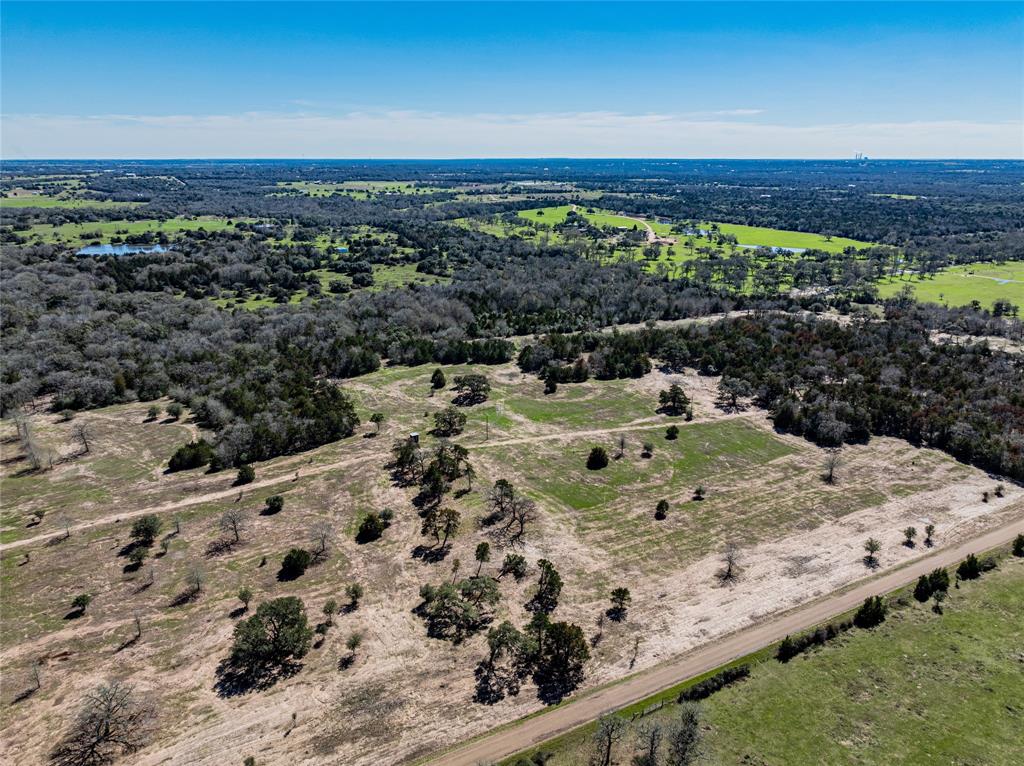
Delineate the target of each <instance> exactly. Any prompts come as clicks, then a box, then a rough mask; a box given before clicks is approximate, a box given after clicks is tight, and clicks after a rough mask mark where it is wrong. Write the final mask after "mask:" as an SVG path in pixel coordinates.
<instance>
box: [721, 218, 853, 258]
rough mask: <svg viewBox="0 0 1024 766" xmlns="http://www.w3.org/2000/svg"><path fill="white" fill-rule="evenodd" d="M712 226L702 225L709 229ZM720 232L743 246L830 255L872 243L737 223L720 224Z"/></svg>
mask: <svg viewBox="0 0 1024 766" xmlns="http://www.w3.org/2000/svg"><path fill="white" fill-rule="evenodd" d="M710 225H711V224H710V223H707V224H702V225H701V228H707V227H709V226H710ZM717 226H718V230H719V231H720V232H722V233H723V234H733V235H735V237H736V240H737V241H738V242H739V243H740V244H741V245H757V246H763V247H785V248H802V249H804V250H808V249H811V248H813V249H815V250H824V251H826V252H829V253H841V252H842V251H843V250H845V249H846V248H847V247H853V248H862V247H870V246H871V243H870V242H861V241H860V240H856V239H847V238H846V237H832V238H831V239H825V237H824V236H823V235H821V234H810V233H807V232H803V231H785V230H783V229H768V228H764V227H761V226H741V225H740V224H735V223H719V224H717Z"/></svg>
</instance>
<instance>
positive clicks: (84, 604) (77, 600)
mask: <svg viewBox="0 0 1024 766" xmlns="http://www.w3.org/2000/svg"><path fill="white" fill-rule="evenodd" d="M91 603H92V596H90V595H89V594H88V593H79V594H78V595H77V596H75V597H74V598H73V599H72V600H71V607H72V608H73V609H76V610H77V611H79V612H81V613H83V614H84V613H85V610H86V609H88V608H89V604H91Z"/></svg>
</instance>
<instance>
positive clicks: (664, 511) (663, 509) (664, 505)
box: [654, 500, 668, 521]
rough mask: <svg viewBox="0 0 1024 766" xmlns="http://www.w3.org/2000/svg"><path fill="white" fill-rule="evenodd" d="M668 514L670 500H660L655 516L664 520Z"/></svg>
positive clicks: (659, 519)
mask: <svg viewBox="0 0 1024 766" xmlns="http://www.w3.org/2000/svg"><path fill="white" fill-rule="evenodd" d="M666 516H668V500H659V501H658V505H657V507H655V509H654V518H656V519H657V520H658V521H662V520H663V519H664V518H665V517H666Z"/></svg>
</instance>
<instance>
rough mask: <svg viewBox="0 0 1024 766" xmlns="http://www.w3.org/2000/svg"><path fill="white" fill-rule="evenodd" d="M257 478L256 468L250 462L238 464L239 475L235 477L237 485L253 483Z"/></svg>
mask: <svg viewBox="0 0 1024 766" xmlns="http://www.w3.org/2000/svg"><path fill="white" fill-rule="evenodd" d="M255 480H256V469H255V468H253V467H252V466H251V465H249V464H248V463H243V464H242V465H240V466H238V476H237V477H236V478H235V485H236V486H241V485H243V484H252V483H253V481H255Z"/></svg>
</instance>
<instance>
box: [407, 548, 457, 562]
mask: <svg viewBox="0 0 1024 766" xmlns="http://www.w3.org/2000/svg"><path fill="white" fill-rule="evenodd" d="M450 550H451V546H449V545H417V546H416V547H415V548H413V549H412V557H413V558H414V559H419V560H421V561H422V562H423V563H425V564H437V563H438V562H440V561H444V560H445V557H446V556H447V555H448V552H449V551H450Z"/></svg>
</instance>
